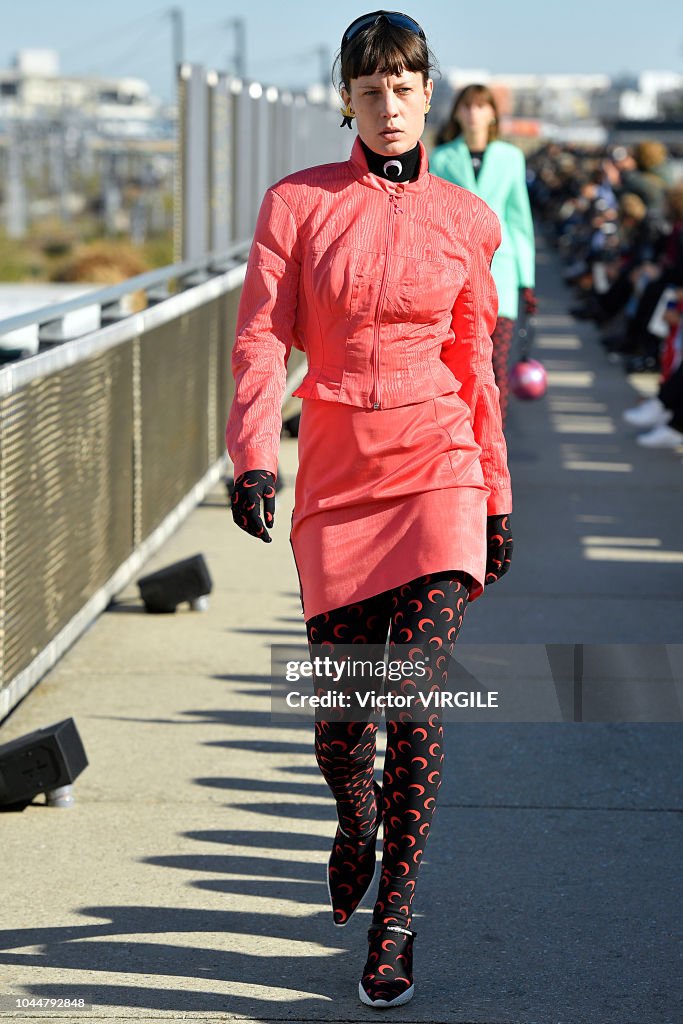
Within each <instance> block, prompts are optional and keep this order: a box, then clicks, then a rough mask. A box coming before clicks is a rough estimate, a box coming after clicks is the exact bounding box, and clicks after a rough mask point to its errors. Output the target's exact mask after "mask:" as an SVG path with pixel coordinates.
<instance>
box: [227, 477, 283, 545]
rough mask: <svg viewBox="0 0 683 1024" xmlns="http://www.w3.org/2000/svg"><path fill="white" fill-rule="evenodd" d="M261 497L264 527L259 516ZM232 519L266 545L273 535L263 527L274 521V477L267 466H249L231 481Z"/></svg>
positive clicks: (270, 541) (270, 527) (270, 526)
mask: <svg viewBox="0 0 683 1024" xmlns="http://www.w3.org/2000/svg"><path fill="white" fill-rule="evenodd" d="M261 500H263V515H264V518H265V521H266V522H265V526H264V524H263V519H261ZM231 504H232V518H233V519H234V521H235V522H236V523H237V525H238V526H239V528H240V529H241V530H245V531H246V532H247V533H249V534H251V536H252V537H259V538H260V539H261V540H262V541H264V542H265V543H266V544H270V543H272V540H273V538H272V537H271V536H270V534H269V533H268V530H266V526H267V527H268V529H272V527H273V524H274V523H275V477H274V476H273V474H272V473H271V472H270V470H268V469H250V470H248V471H247V472H246V473H242V474H241V475H240V476H238V477H237V479H236V480H235V485H234V489H233V492H232V498H231Z"/></svg>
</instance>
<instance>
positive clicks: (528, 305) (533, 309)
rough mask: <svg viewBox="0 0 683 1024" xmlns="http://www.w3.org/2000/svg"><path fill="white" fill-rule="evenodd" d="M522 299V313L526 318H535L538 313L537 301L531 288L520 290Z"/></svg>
mask: <svg viewBox="0 0 683 1024" xmlns="http://www.w3.org/2000/svg"><path fill="white" fill-rule="evenodd" d="M521 291H522V299H523V300H524V312H525V313H526V315H527V316H536V314H537V313H538V301H537V299H536V293H535V292H534V290H533V288H522V289H521Z"/></svg>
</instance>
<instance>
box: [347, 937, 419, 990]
mask: <svg viewBox="0 0 683 1024" xmlns="http://www.w3.org/2000/svg"><path fill="white" fill-rule="evenodd" d="M416 935H417V932H414V931H412V930H411V929H410V928H401V927H399V925H395V924H383V925H382V924H380V925H372V927H371V928H369V929H368V947H369V948H368V959H367V961H366V963H365V967H364V968H363V974H362V976H361V980H360V981H359V982H358V995H359V996H360V1000H361V1002H362V1003H365V1005H366V1006H374V1007H377V1008H379V1009H380V1010H383V1009H385V1008H387V1007H389V1006H402V1005H403V1003H407V1002H409V1001H410V1000H411V999H412V998H413V994H414V992H415V985H414V984H413V941H414V939H415V936H416Z"/></svg>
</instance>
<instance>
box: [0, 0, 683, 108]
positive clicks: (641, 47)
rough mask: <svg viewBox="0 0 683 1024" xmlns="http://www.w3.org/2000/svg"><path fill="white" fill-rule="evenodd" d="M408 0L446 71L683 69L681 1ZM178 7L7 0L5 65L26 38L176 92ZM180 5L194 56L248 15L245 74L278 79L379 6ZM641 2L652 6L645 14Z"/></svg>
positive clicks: (222, 56)
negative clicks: (172, 10)
mask: <svg viewBox="0 0 683 1024" xmlns="http://www.w3.org/2000/svg"><path fill="white" fill-rule="evenodd" d="M404 2H405V0H403V2H402V3H401V5H400V9H402V10H404V11H405V12H406V13H408V14H411V15H412V16H413V17H415V18H417V19H418V20H419V21H420V22H421V23H422V25H423V26H424V28H425V31H426V32H427V36H428V39H429V41H430V43H431V45H432V49H433V50H434V51H435V53H436V56H437V58H438V60H439V64H440V66H441V68H442V69H443V70H447V69H449V68H451V67H462V68H488V69H490V70H492V71H494V72H505V71H513V72H525V71H526V72H570V71H580V72H588V71H592V72H607V73H612V74H616V73H619V72H636V71H643V70H662V69H666V70H671V71H678V72H682V71H683V29H682V28H681V18H680V7H679V4H678V3H676V2H674V0H650V2H648V3H647V4H646V5H645V6H644V5H642V4H641V5H634V6H633V7H632V9H629V5H628V4H627V3H624V0H573V2H571V3H568V4H553V3H552V2H551V0H519V2H517V3H514V2H513V3H511V2H510V0H484V2H483V3H477V4H475V3H472V2H470V3H468V4H462V3H458V2H457V0H455V2H454V0H430V2H429V3H425V2H420V3H413V2H411V3H406V4H405V6H404ZM170 6H171V4H169V5H168V7H167V6H165V5H163V4H160V3H159V2H158V0H115V3H113V4H98V3H96V2H94V0H24V2H23V3H18V2H16V0H5V2H4V3H3V5H2V34H1V36H0V62H1V63H2V65H3V66H4V67H7V66H8V65H9V64H10V62H11V60H12V57H13V55H14V53H15V52H16V50H18V49H23V48H30V47H39V48H42V47H49V48H53V49H57V50H58V51H60V54H61V62H62V70H63V71H64V72H68V73H93V74H96V73H101V74H112V75H134V76H140V77H144V78H146V79H147V80H148V81H149V82H150V84H151V85H152V87H153V89H154V91H155V92H156V93H157V94H158V95H162V96H164V97H165V98H169V97H170V94H171V80H172V75H171V29H170V19H169V17H168V15H167V11H168V9H169V7H170ZM178 6H179V7H181V8H182V9H183V10H184V13H185V36H186V50H185V55H186V58H187V59H189V60H192V61H195V62H197V63H203V64H205V65H206V66H209V67H215V68H218V69H219V70H223V69H226V68H227V62H228V57H229V54H230V53H231V52H232V47H233V42H232V33H231V31H230V30H229V29H228V28H227V27H226V22H228V21H229V19H230V18H235V17H243V18H244V19H245V20H246V29H247V73H248V74H249V76H250V77H253V78H259V79H260V80H262V81H264V82H272V83H274V84H276V85H280V84H293V85H305V84H307V83H308V82H309V81H313V80H315V79H316V78H317V77H318V68H319V66H320V57H319V55H318V54H317V53H316V48H319V47H320V46H325V47H327V48H328V49H329V51H330V54H331V55H332V54H333V53H334V52H336V49H337V47H338V45H339V39H340V36H341V34H342V32H343V30H344V28H345V27H346V25H347V24H348V23H349V22H350V21H352V20H353V19H354V18H355V17H357V16H358V15H359V14H363V13H365V12H367V11H368V9H370V10H372V9H373V7H371V6H369V5H365V4H363V5H359V4H355V3H354V4H353V5H350V6H348V7H345V6H344V5H342V4H339V3H328V4H323V5H320V4H314V3H303V2H300V0H285V2H283V0H263V2H258V0H255V2H253V3H250V4H236V3H230V2H229V0H193V2H192V4H190V3H183V2H179V3H178ZM626 12H628V13H626ZM639 12H641V13H642V12H646V13H647V17H642V19H638V13H639ZM636 19H638V20H639V21H640V23H639V24H637V25H636Z"/></svg>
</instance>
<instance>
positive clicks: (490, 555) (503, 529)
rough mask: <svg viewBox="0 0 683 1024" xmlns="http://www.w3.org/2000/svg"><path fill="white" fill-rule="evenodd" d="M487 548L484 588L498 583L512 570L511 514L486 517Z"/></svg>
mask: <svg viewBox="0 0 683 1024" xmlns="http://www.w3.org/2000/svg"><path fill="white" fill-rule="evenodd" d="M486 547H487V553H486V578H485V579H484V586H487V585H488V584H489V583H496V582H497V581H498V580H499V579H500V578H501V576H504V575H505V573H506V572H507V571H508V569H509V568H510V559H511V558H512V549H513V547H514V541H513V539H512V530H511V528H510V516H509V514H506V515H503V516H487V517H486Z"/></svg>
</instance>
